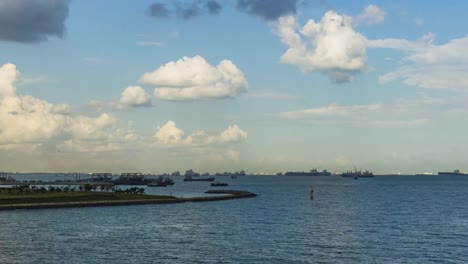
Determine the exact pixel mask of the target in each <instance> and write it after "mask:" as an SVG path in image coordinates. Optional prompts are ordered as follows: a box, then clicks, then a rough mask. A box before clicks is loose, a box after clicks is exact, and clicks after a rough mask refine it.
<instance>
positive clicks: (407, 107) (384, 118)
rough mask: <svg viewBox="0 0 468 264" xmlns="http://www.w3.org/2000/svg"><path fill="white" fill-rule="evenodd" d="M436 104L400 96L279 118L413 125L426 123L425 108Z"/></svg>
mask: <svg viewBox="0 0 468 264" xmlns="http://www.w3.org/2000/svg"><path fill="white" fill-rule="evenodd" d="M440 103H441V102H440V101H438V100H433V99H423V100H404V99H401V100H397V101H396V102H395V103H392V104H385V105H384V104H382V103H374V104H367V105H349V106H340V105H337V104H330V105H329V106H325V107H318V108H311V109H304V110H299V111H291V112H283V113H280V117H282V118H285V119H300V120H304V121H306V122H310V123H314V124H321V125H358V126H377V127H384V126H385V127H415V126H424V125H428V124H430V123H431V119H429V118H427V117H425V116H427V115H431V116H432V114H431V111H428V108H427V107H430V106H433V105H438V104H440Z"/></svg>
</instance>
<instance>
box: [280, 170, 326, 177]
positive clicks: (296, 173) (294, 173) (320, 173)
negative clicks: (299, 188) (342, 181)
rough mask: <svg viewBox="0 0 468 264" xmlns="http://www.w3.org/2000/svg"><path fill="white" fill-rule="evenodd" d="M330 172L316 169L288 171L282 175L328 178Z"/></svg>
mask: <svg viewBox="0 0 468 264" xmlns="http://www.w3.org/2000/svg"><path fill="white" fill-rule="evenodd" d="M330 175H331V172H328V171H327V170H323V171H318V170H317V169H312V170H310V171H288V172H285V173H284V176H330Z"/></svg>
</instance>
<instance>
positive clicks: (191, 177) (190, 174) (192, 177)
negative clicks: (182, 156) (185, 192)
mask: <svg viewBox="0 0 468 264" xmlns="http://www.w3.org/2000/svg"><path fill="white" fill-rule="evenodd" d="M204 175H209V174H204ZM184 176H185V177H184V181H214V180H215V178H214V177H209V178H199V176H200V173H198V172H194V171H193V170H192V169H188V170H186V171H185V174H184Z"/></svg>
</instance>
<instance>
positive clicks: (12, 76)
mask: <svg viewBox="0 0 468 264" xmlns="http://www.w3.org/2000/svg"><path fill="white" fill-rule="evenodd" d="M19 75H20V74H19V72H18V70H16V66H15V65H14V64H11V63H8V64H5V65H3V66H2V67H0V98H1V97H6V96H14V95H15V94H16V87H15V85H14V84H15V82H16V81H17V80H18V78H19Z"/></svg>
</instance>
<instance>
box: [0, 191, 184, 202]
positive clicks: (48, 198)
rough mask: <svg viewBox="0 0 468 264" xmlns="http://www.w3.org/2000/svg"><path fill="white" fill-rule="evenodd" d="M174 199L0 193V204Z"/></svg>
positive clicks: (171, 197) (93, 193)
mask: <svg viewBox="0 0 468 264" xmlns="http://www.w3.org/2000/svg"><path fill="white" fill-rule="evenodd" d="M156 199H157V200H162V199H176V197H174V196H165V195H139V194H125V193H114V192H60V193H56V192H47V193H30V194H17V193H14V194H6V193H0V205H12V204H36V203H67V202H98V201H128V200H156Z"/></svg>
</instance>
